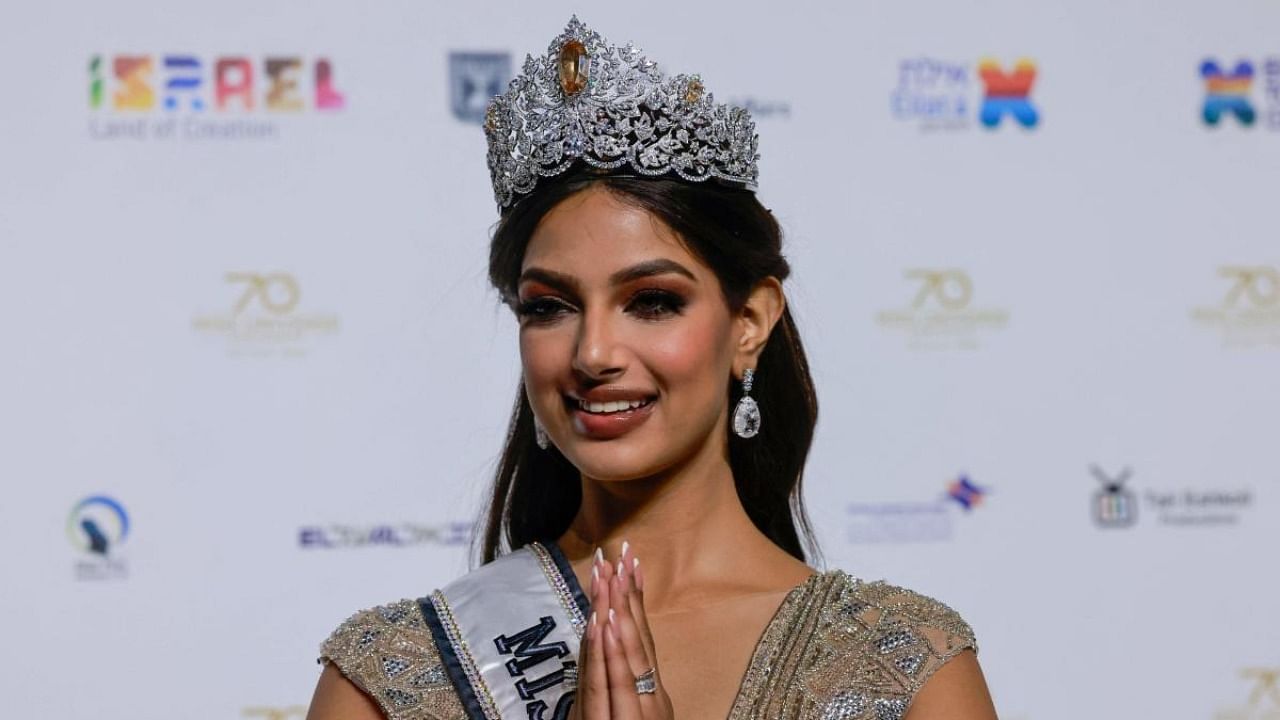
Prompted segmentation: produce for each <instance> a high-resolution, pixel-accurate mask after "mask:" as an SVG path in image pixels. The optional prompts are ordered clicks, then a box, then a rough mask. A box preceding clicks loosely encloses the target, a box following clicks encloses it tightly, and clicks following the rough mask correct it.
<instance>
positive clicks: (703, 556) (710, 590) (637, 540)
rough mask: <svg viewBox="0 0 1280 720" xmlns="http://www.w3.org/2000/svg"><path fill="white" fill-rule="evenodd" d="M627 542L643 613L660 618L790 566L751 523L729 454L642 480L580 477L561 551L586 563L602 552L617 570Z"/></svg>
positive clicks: (695, 462)
mask: <svg viewBox="0 0 1280 720" xmlns="http://www.w3.org/2000/svg"><path fill="white" fill-rule="evenodd" d="M624 540H625V541H626V542H628V543H629V544H630V546H631V548H632V552H633V553H634V554H635V556H636V557H637V558H639V560H640V564H641V566H642V572H643V574H644V580H645V601H646V605H647V606H648V607H649V609H650V611H653V612H659V613H661V612H663V611H664V608H665V609H666V610H667V611H673V610H675V609H677V608H679V607H682V606H685V605H688V604H698V603H700V602H701V601H704V600H705V599H706V598H707V597H708V596H710V595H718V594H723V593H724V591H725V589H726V588H738V589H740V588H743V587H744V586H749V585H750V583H745V582H744V581H743V579H744V578H752V577H753V576H758V574H759V571H760V569H761V567H762V565H768V564H771V563H776V562H778V561H779V560H780V559H781V558H779V557H777V556H779V555H781V556H785V557H786V558H788V559H789V558H790V556H787V555H786V553H785V552H783V551H782V550H781V549H780V548H778V547H777V546H776V545H774V544H773V542H772V541H770V540H769V539H768V538H767V537H766V536H765V535H764V534H763V533H761V532H760V531H759V530H758V529H757V528H756V526H755V524H754V523H752V522H751V519H750V517H748V515H747V512H746V509H745V508H744V507H743V505H742V502H741V500H739V498H738V492H737V488H736V487H735V486H734V481H733V473H732V471H731V470H730V468H729V462H728V458H727V457H725V456H724V454H717V455H716V456H715V457H709V458H697V459H695V460H693V461H691V462H690V463H688V464H687V465H684V466H681V467H679V468H677V469H673V470H669V471H667V472H664V473H662V474H660V475H657V476H653V477H649V478H643V479H636V480H630V481H622V482H616V481H615V482H601V481H598V480H594V479H591V478H587V477H583V478H582V505H581V507H580V508H579V510H578V514H577V516H576V517H575V518H574V520H573V523H572V524H571V525H570V527H569V529H568V531H567V532H566V533H565V535H564V536H563V537H562V538H561V539H560V545H561V547H562V548H563V549H564V551H565V553H566V554H567V555H568V557H569V558H571V559H573V560H575V561H578V560H581V561H583V562H589V558H590V557H591V555H592V554H593V553H594V552H595V549H596V548H597V547H600V548H601V549H602V550H603V551H604V554H605V557H606V558H609V560H610V561H611V562H616V561H617V559H618V557H619V556H620V555H621V549H622V543H623V541H624ZM792 562H795V561H792ZM575 564H576V563H575Z"/></svg>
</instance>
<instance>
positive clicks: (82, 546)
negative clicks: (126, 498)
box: [67, 495, 129, 556]
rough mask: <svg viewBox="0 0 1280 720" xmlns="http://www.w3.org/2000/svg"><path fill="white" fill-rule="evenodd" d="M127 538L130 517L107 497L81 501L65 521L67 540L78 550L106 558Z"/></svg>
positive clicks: (118, 504) (95, 497)
mask: <svg viewBox="0 0 1280 720" xmlns="http://www.w3.org/2000/svg"><path fill="white" fill-rule="evenodd" d="M128 536H129V514H128V513H126V512H125V510H124V506H123V505H121V504H120V503H119V502H117V501H116V500H115V499H113V498H109V497H107V496H106V495H93V496H90V497H87V498H85V499H83V500H81V501H80V502H79V503H77V504H76V506H75V507H73V508H72V509H71V514H70V515H69V516H68V517H67V537H68V538H69V539H70V540H71V544H72V545H74V546H75V547H76V548H77V549H79V550H81V551H83V552H87V553H91V554H94V555H104V556H105V555H106V554H107V553H108V552H109V551H110V550H111V549H112V548H114V547H116V546H117V545H119V544H120V543H122V542H124V539H125V538H126V537H128Z"/></svg>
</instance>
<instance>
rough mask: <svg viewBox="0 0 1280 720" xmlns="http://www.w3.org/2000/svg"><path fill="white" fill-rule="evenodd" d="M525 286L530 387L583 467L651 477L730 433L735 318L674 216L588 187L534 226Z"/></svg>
mask: <svg viewBox="0 0 1280 720" xmlns="http://www.w3.org/2000/svg"><path fill="white" fill-rule="evenodd" d="M518 291H519V304H518V310H517V314H518V316H519V319H520V357H521V361H522V363H523V365H524V382H525V390H526V392H527V393H528V396H529V400H530V402H531V404H532V406H533V410H534V413H535V414H536V415H537V417H538V419H539V420H541V421H542V423H543V425H544V426H545V427H546V429H547V434H548V435H549V436H550V438H551V441H552V442H553V443H554V444H555V445H556V447H558V448H559V449H560V452H562V453H563V454H564V456H565V457H566V458H568V459H569V461H570V462H572V463H573V464H574V466H576V467H577V468H578V470H579V471H581V472H582V473H583V474H584V475H586V476H587V477H589V478H592V479H595V480H600V481H618V480H630V479H635V478H641V477H648V476H651V475H653V474H655V473H658V472H661V471H663V470H666V469H668V468H671V467H672V466H674V465H677V464H680V463H683V462H685V461H688V460H690V459H691V458H693V457H694V456H696V455H698V454H699V453H701V452H718V451H719V450H718V448H720V447H722V446H723V443H724V442H725V438H726V430H725V427H726V423H727V414H728V413H727V410H726V405H727V403H728V398H727V397H726V384H727V381H728V380H729V376H730V372H731V369H732V363H733V356H734V343H733V340H732V336H733V334H734V331H735V323H734V320H733V317H732V316H731V314H730V311H729V307H728V305H727V304H726V303H725V300H724V296H723V294H722V293H721V290H720V283H719V281H718V280H717V279H716V276H715V274H714V273H712V271H711V269H710V268H708V267H707V266H706V265H704V264H703V263H702V262H701V261H700V260H698V259H697V258H696V257H694V256H693V255H692V254H691V253H690V252H689V251H688V250H686V249H685V248H684V247H683V245H681V243H680V242H679V240H678V239H677V236H676V234H675V233H674V231H672V230H671V229H670V228H669V227H667V225H666V224H665V223H663V222H662V221H661V220H659V219H657V218H656V217H654V216H653V215H650V214H649V213H648V212H647V211H645V210H643V209H640V208H636V207H632V206H630V205H627V204H625V203H623V202H621V201H620V200H618V199H616V198H615V197H614V196H612V195H610V193H609V192H608V191H607V190H605V189H604V188H602V187H599V186H593V187H590V188H588V189H587V190H584V191H582V192H579V193H577V194H576V195H573V196H571V197H569V198H567V199H565V200H564V201H562V202H561V203H560V204H559V205H557V206H555V207H554V208H552V210H551V211H550V212H548V213H547V214H546V215H545V216H544V217H543V219H542V221H541V222H540V223H539V225H538V227H537V228H536V229H535V230H534V233H533V235H532V237H531V238H530V241H529V245H528V248H527V249H526V251H525V255H524V262H523V264H522V265H521V275H520V281H519V287H518Z"/></svg>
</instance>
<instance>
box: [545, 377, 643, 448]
mask: <svg viewBox="0 0 1280 720" xmlns="http://www.w3.org/2000/svg"><path fill="white" fill-rule="evenodd" d="M564 400H565V406H566V408H567V409H568V410H569V414H570V416H571V417H572V418H573V429H574V430H575V431H577V432H578V434H580V435H583V436H586V437H588V438H591V439H594V440H611V439H613V438H617V437H621V436H623V435H625V434H627V433H629V432H631V431H632V430H634V429H636V428H637V427H639V426H640V425H642V424H644V421H645V420H648V419H649V416H650V415H651V414H652V413H653V407H654V405H655V404H657V401H658V399H657V397H655V396H652V395H643V394H640V393H637V392H635V391H625V390H612V391H606V390H603V389H600V390H598V391H592V392H590V393H583V394H582V395H580V396H578V395H566V396H565V399H564Z"/></svg>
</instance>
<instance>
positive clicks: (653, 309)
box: [627, 288, 689, 320]
mask: <svg viewBox="0 0 1280 720" xmlns="http://www.w3.org/2000/svg"><path fill="white" fill-rule="evenodd" d="M688 304H689V301H688V300H687V299H686V298H685V297H684V296H683V295H681V294H680V293H676V292H672V291H671V290H665V289H662V288H644V289H641V290H638V291H636V292H635V293H634V294H633V295H632V296H631V299H630V300H629V301H628V302H627V311H628V312H631V313H633V314H635V315H637V316H638V317H642V318H645V319H649V320H661V319H663V318H666V317H670V316H672V315H680V314H681V313H683V312H684V308H685V306H686V305H688Z"/></svg>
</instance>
